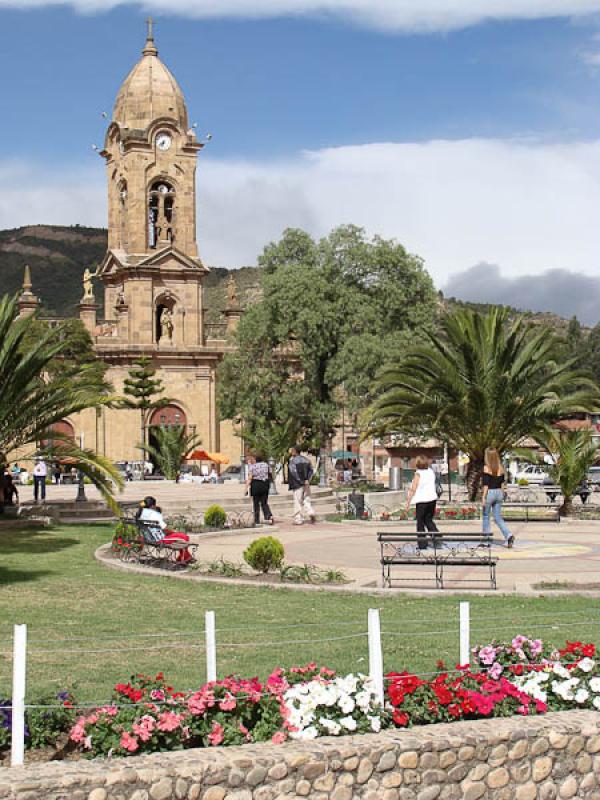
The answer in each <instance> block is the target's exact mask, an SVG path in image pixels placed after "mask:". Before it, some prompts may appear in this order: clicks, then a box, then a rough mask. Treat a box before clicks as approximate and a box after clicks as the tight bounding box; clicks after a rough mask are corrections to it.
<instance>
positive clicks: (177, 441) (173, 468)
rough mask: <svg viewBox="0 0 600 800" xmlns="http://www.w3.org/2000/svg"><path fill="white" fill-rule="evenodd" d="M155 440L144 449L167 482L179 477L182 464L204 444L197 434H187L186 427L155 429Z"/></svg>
mask: <svg viewBox="0 0 600 800" xmlns="http://www.w3.org/2000/svg"><path fill="white" fill-rule="evenodd" d="M153 439H154V441H150V443H149V444H146V445H144V446H143V447H142V449H143V450H144V451H145V452H146V453H148V454H149V455H151V456H153V457H154V460H155V461H156V464H157V466H158V468H159V469H160V471H161V472H162V474H163V475H164V476H165V478H167V480H174V479H175V478H176V477H177V473H178V472H179V468H180V467H181V462H182V461H183V460H184V459H186V458H187V457H188V456H189V454H190V453H191V452H192V450H194V448H196V447H198V446H199V445H200V444H202V441H201V439H200V437H199V436H197V435H196V434H195V433H187V432H186V429H185V426H184V425H169V426H165V427H156V428H153Z"/></svg>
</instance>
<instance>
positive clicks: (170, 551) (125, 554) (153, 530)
mask: <svg viewBox="0 0 600 800" xmlns="http://www.w3.org/2000/svg"><path fill="white" fill-rule="evenodd" d="M119 521H120V522H121V523H123V525H125V526H126V527H129V528H134V529H135V530H136V531H137V534H138V543H139V544H138V546H137V547H130V548H127V549H124V550H121V552H120V558H121V560H122V561H133V562H137V563H140V564H143V563H145V564H151V565H152V566H156V567H163V568H165V569H179V568H182V567H185V566H186V565H187V564H186V563H182V562H181V561H178V560H177V557H178V555H179V553H181V551H182V550H185V549H186V548H187V549H188V550H189V552H190V553H191V555H192V556H194V557H195V553H196V550H197V549H198V545H197V544H192V543H190V542H184V541H176V542H165V541H163V540H162V539H160V537H159V535H158V530H157V525H156V523H153V522H147V521H145V520H139V519H135V518H132V517H121V519H120V520H119ZM187 563H189V562H187Z"/></svg>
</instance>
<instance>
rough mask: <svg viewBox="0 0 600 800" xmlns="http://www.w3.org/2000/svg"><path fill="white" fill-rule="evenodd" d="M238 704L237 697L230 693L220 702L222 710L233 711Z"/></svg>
mask: <svg viewBox="0 0 600 800" xmlns="http://www.w3.org/2000/svg"><path fill="white" fill-rule="evenodd" d="M236 706H237V702H236V699H235V697H234V696H233V695H232V694H228V695H227V696H226V697H224V698H223V700H221V702H220V703H219V708H220V709H221V711H233V709H234V708H235V707H236Z"/></svg>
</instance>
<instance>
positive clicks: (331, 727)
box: [319, 717, 342, 736]
mask: <svg viewBox="0 0 600 800" xmlns="http://www.w3.org/2000/svg"><path fill="white" fill-rule="evenodd" d="M319 725H321V726H322V727H323V728H325V730H326V731H327V733H329V734H331V735H332V736H338V735H339V733H340V731H341V730H342V726H341V725H340V724H339V723H337V722H336V721H335V720H333V719H328V718H327V717H320V718H319Z"/></svg>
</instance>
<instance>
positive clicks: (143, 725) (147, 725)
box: [132, 714, 156, 742]
mask: <svg viewBox="0 0 600 800" xmlns="http://www.w3.org/2000/svg"><path fill="white" fill-rule="evenodd" d="M155 727H156V722H155V720H154V717H151V716H149V715H148V714H146V715H145V716H144V717H142V718H141V720H140V721H139V722H134V723H133V725H132V728H133V732H134V733H135V735H136V736H137V737H139V738H140V739H141V740H142V742H147V741H149V739H151V738H152V731H153V730H154V728H155Z"/></svg>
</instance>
